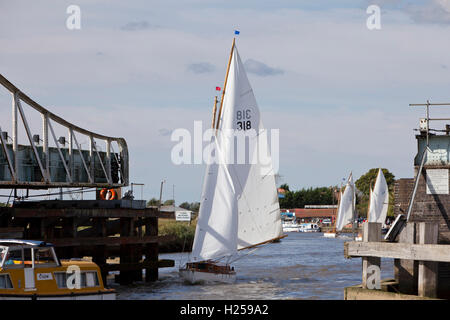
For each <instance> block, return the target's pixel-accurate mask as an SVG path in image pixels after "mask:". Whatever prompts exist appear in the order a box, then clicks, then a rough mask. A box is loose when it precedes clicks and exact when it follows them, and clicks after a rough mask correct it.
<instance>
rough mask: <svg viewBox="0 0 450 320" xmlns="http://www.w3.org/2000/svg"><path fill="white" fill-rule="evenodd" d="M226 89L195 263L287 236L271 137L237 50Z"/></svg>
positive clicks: (207, 177) (196, 240) (207, 178)
mask: <svg viewBox="0 0 450 320" xmlns="http://www.w3.org/2000/svg"><path fill="white" fill-rule="evenodd" d="M224 90H225V95H224V98H223V113H222V114H221V115H220V118H219V119H218V121H220V122H219V123H220V125H219V130H218V131H217V134H216V139H213V142H212V143H215V147H216V149H215V150H216V160H217V161H218V162H219V163H213V164H210V165H208V167H207V169H206V174H205V180H204V184H203V192H202V198H201V205H200V212H199V219H198V222H197V229H196V232H195V238H194V245H193V249H192V257H193V259H194V260H196V261H203V260H208V259H215V258H219V257H222V256H231V255H233V254H235V253H236V251H237V250H238V249H243V248H247V247H251V246H254V245H258V244H261V243H264V242H268V241H270V240H273V239H277V238H279V237H281V236H282V235H283V229H282V225H281V217H280V207H279V203H278V194H277V191H276V185H275V176H274V172H273V168H272V161H271V157H270V155H268V149H269V148H268V141H267V133H266V130H265V129H264V127H263V124H262V121H261V117H260V112H259V109H258V106H257V103H256V99H255V97H254V95H253V90H252V88H251V86H250V83H249V81H248V78H247V75H246V73H245V70H244V66H243V64H242V61H241V59H240V57H239V54H238V51H237V49H236V47H235V46H233V52H232V56H231V62H230V69H229V74H228V82H227V87H226V88H224ZM242 142H244V143H243V144H242ZM243 146H244V147H243ZM262 154H264V159H262V157H261V155H262Z"/></svg>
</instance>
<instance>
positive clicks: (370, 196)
mask: <svg viewBox="0 0 450 320" xmlns="http://www.w3.org/2000/svg"><path fill="white" fill-rule="evenodd" d="M371 201H372V186H371V185H370V183H369V205H368V206H367V222H369V217H370V203H371Z"/></svg>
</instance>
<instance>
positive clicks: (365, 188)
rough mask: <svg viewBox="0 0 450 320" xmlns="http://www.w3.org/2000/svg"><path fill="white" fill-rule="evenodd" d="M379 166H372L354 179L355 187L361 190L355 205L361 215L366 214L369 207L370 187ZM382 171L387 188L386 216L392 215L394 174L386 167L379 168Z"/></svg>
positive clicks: (375, 177)
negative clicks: (387, 203) (387, 205)
mask: <svg viewBox="0 0 450 320" xmlns="http://www.w3.org/2000/svg"><path fill="white" fill-rule="evenodd" d="M378 169H379V168H372V169H370V170H369V171H367V172H366V173H365V174H363V175H362V176H361V177H360V178H359V179H358V180H356V181H355V186H356V188H357V189H358V190H359V191H361V193H362V195H361V196H360V197H359V198H358V203H357V205H356V210H357V211H358V213H359V215H360V216H362V217H366V216H367V210H368V208H369V202H370V195H369V191H370V187H371V186H372V188H373V186H374V184H375V181H376V180H377V175H378ZM381 170H382V171H383V174H384V177H385V178H386V183H387V185H388V188H389V207H388V213H387V215H388V216H392V217H393V216H394V182H395V176H394V175H393V174H392V173H391V172H389V170H388V169H384V168H382V169H381Z"/></svg>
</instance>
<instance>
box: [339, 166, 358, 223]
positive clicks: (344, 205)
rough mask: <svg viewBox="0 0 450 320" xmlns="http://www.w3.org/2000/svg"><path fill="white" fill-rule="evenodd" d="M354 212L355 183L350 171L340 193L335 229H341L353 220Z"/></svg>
mask: <svg viewBox="0 0 450 320" xmlns="http://www.w3.org/2000/svg"><path fill="white" fill-rule="evenodd" d="M354 212H355V185H354V183H353V177H352V173H350V176H349V177H348V180H347V184H346V186H345V190H344V193H343V194H342V195H341V201H340V202H339V209H338V214H337V220H336V231H341V230H342V229H343V228H344V226H345V225H347V224H349V223H351V222H353V218H354Z"/></svg>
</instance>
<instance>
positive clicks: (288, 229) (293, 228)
mask: <svg viewBox="0 0 450 320" xmlns="http://www.w3.org/2000/svg"><path fill="white" fill-rule="evenodd" d="M283 232H300V227H283Z"/></svg>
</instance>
